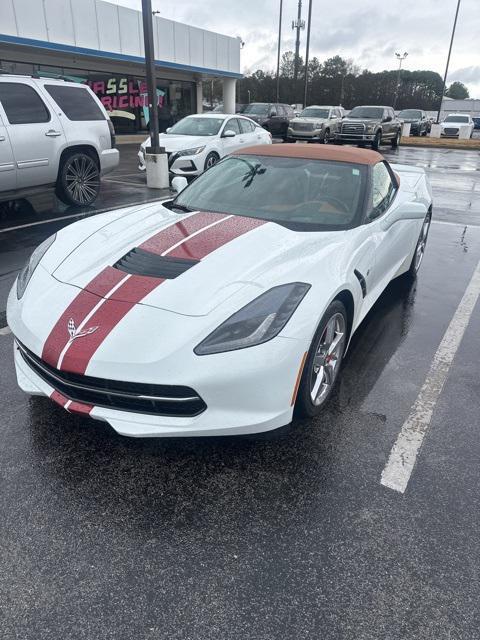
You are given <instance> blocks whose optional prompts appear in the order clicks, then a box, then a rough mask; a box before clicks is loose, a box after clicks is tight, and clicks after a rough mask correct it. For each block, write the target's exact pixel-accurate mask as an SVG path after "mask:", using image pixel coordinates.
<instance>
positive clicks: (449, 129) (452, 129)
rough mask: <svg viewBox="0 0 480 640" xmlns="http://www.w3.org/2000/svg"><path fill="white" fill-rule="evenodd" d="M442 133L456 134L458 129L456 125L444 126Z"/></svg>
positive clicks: (447, 134)
mask: <svg viewBox="0 0 480 640" xmlns="http://www.w3.org/2000/svg"><path fill="white" fill-rule="evenodd" d="M443 133H444V134H445V135H446V136H456V135H458V129H457V128H456V127H445V129H444V130H443Z"/></svg>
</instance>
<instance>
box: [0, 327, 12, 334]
mask: <svg viewBox="0 0 480 640" xmlns="http://www.w3.org/2000/svg"><path fill="white" fill-rule="evenodd" d="M11 333H12V331H11V329H10V327H2V328H1V329H0V336H8V335H10V334H11Z"/></svg>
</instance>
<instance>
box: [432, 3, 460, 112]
mask: <svg viewBox="0 0 480 640" xmlns="http://www.w3.org/2000/svg"><path fill="white" fill-rule="evenodd" d="M460 2H461V0H458V2H457V10H456V11H455V19H454V21H453V29H452V37H451V38H450V47H449V48H448V56H447V66H446V67H445V75H444V76H443V86H442V95H441V96H440V106H439V107H438V114H437V123H438V122H440V112H441V111H442V104H443V96H444V95H445V86H446V84H447V75H448V66H449V64H450V54H451V53H452V46H453V38H454V37H455V28H456V26H457V18H458V11H459V9H460Z"/></svg>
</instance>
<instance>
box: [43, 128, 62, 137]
mask: <svg viewBox="0 0 480 640" xmlns="http://www.w3.org/2000/svg"><path fill="white" fill-rule="evenodd" d="M45 135H46V136H48V137H49V138H58V136H61V135H62V132H61V131H55V129H49V130H48V131H46V132H45Z"/></svg>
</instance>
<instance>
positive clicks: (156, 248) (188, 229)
mask: <svg viewBox="0 0 480 640" xmlns="http://www.w3.org/2000/svg"><path fill="white" fill-rule="evenodd" d="M225 217H226V216H225V215H223V214H221V213H210V212H208V211H202V212H200V213H196V214H195V215H193V216H190V217H189V218H185V219H184V220H181V221H180V222H176V223H175V224H174V225H172V226H171V227H167V228H166V229H163V230H162V231H159V232H158V233H157V234H155V235H154V236H152V237H151V238H149V239H148V240H146V241H145V242H144V243H143V244H141V245H140V247H139V248H140V249H143V250H144V251H150V252H151V253H156V254H157V255H160V254H162V253H163V252H164V251H167V249H169V248H170V247H173V245H175V244H177V242H181V241H182V240H185V239H186V238H188V236H190V235H192V233H195V232H196V231H199V230H200V229H202V228H203V227H206V226H208V225H209V224H212V223H213V222H216V221H217V220H221V219H222V218H225ZM200 235H201V234H200Z"/></svg>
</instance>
